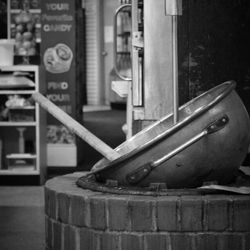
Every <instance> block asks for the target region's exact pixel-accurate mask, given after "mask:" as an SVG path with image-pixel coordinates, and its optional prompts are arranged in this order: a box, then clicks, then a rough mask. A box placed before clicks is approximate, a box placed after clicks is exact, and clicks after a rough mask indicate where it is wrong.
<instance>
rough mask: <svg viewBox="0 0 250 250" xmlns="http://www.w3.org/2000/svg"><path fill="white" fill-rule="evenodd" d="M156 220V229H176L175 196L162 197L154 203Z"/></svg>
mask: <svg viewBox="0 0 250 250" xmlns="http://www.w3.org/2000/svg"><path fill="white" fill-rule="evenodd" d="M156 221H157V230H158V231H177V230H178V228H179V227H178V218H177V197H164V199H160V198H159V200H158V201H157V203H156Z"/></svg>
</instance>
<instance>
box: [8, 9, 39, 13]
mask: <svg viewBox="0 0 250 250" xmlns="http://www.w3.org/2000/svg"><path fill="white" fill-rule="evenodd" d="M20 11H21V9H11V10H10V12H11V13H14V14H19V13H20ZM29 12H30V13H31V14H40V13H41V9H29Z"/></svg>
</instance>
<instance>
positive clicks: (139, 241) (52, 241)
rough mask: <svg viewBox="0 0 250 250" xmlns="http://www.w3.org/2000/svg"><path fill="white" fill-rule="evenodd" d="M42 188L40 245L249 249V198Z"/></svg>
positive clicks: (67, 184)
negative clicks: (42, 235) (43, 234)
mask: <svg viewBox="0 0 250 250" xmlns="http://www.w3.org/2000/svg"><path fill="white" fill-rule="evenodd" d="M82 175H83V173H82V172H81V173H74V174H70V175H65V176H61V177H57V178H54V179H51V180H49V181H48V182H47V183H46V186H45V214H46V215H45V219H46V249H47V250H48V249H56V250H57V249H63V250H74V249H76V250H151V249H152V250H161V249H162V250H165V249H166V250H189V249H190V250H231V249H232V250H249V249H250V196H246V195H201V196H163V197H151V196H132V195H114V194H107V193H101V192H94V191H90V190H84V189H81V188H79V187H77V186H76V184H75V182H76V180H77V179H78V178H79V177H80V176H82Z"/></svg>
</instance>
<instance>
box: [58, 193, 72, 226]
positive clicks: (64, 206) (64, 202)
mask: <svg viewBox="0 0 250 250" xmlns="http://www.w3.org/2000/svg"><path fill="white" fill-rule="evenodd" d="M57 202H58V220H59V221H61V222H63V223H67V224H68V223H69V196H68V195H67V194H65V193H58V194H57Z"/></svg>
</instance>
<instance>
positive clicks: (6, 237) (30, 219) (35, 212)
mask: <svg viewBox="0 0 250 250" xmlns="http://www.w3.org/2000/svg"><path fill="white" fill-rule="evenodd" d="M43 196H44V192H43V186H28V187H27V186H16V187H15V186H4V187H1V186H0V249H1V250H44V249H45V223H44V197H43Z"/></svg>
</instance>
